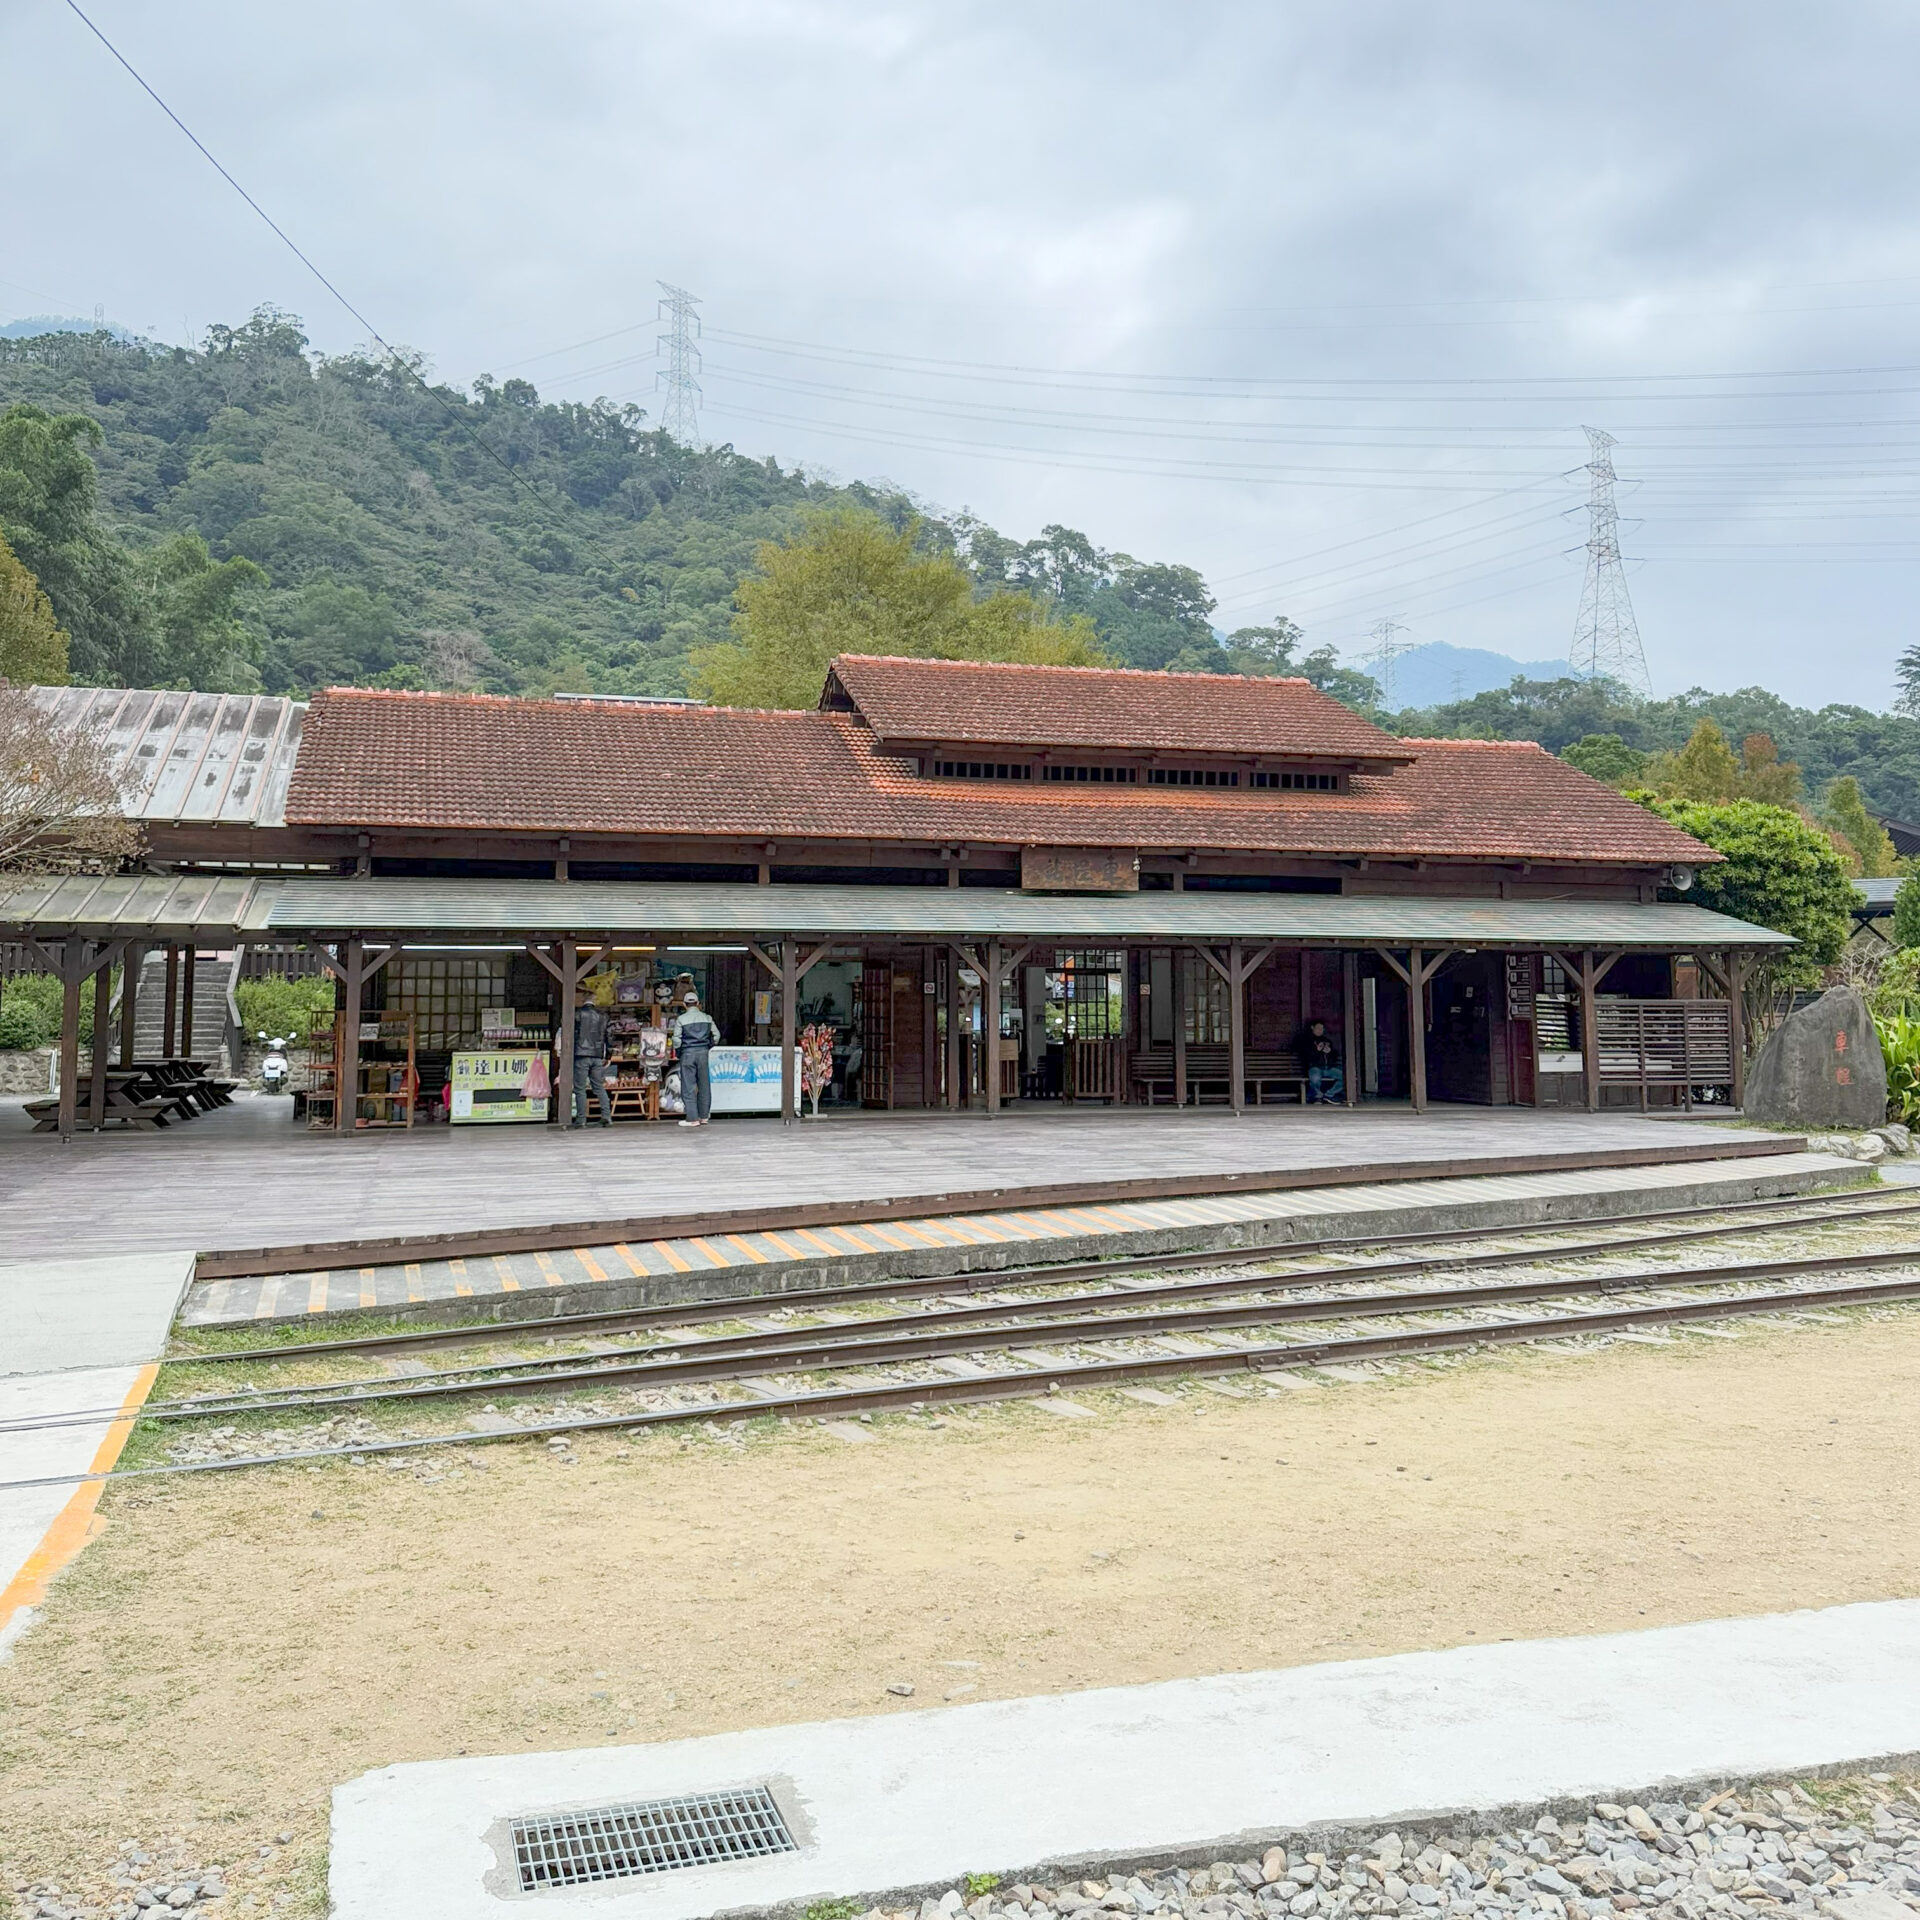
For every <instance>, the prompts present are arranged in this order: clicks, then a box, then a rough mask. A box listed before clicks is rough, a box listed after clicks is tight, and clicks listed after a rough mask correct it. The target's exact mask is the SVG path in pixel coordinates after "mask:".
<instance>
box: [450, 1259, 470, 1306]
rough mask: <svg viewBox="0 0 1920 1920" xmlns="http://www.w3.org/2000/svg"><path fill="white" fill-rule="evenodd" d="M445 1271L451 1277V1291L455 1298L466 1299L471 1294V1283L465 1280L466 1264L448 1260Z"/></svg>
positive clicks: (461, 1261)
mask: <svg viewBox="0 0 1920 1920" xmlns="http://www.w3.org/2000/svg"><path fill="white" fill-rule="evenodd" d="M447 1271H448V1272H449V1273H450V1274H452V1275H453V1291H454V1294H455V1296H456V1298H458V1299H461V1300H464V1299H466V1298H467V1297H468V1296H469V1295H470V1294H471V1293H472V1292H473V1282H472V1281H471V1280H469V1279H468V1278H467V1263H466V1262H465V1261H464V1260H449V1261H448V1262H447Z"/></svg>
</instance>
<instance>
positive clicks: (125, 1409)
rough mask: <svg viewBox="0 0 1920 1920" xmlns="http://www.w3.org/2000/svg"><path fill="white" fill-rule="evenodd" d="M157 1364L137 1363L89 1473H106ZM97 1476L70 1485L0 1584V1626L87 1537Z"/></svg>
mask: <svg viewBox="0 0 1920 1920" xmlns="http://www.w3.org/2000/svg"><path fill="white" fill-rule="evenodd" d="M159 1373H160V1368H159V1366H158V1365H157V1364H155V1365H152V1366H145V1367H142V1368H141V1369H140V1372H139V1374H138V1375H137V1376H136V1377H135V1379H134V1383H133V1385H132V1386H131V1387H129V1388H128V1389H127V1397H126V1398H125V1399H124V1400H122V1401H121V1403H120V1411H119V1413H118V1414H116V1415H115V1416H114V1419H113V1423H112V1425H110V1426H109V1427H108V1428H107V1431H106V1434H105V1436H104V1437H103V1438H102V1440H101V1442H100V1444H99V1446H97V1447H96V1448H95V1449H94V1453H93V1463H92V1465H90V1466H89V1467H88V1468H87V1471H88V1472H89V1473H111V1472H112V1471H113V1463H114V1462H115V1461H116V1460H118V1459H119V1458H120V1450H121V1449H122V1448H123V1447H124V1446H125V1445H126V1444H127V1436H128V1435H129V1434H130V1433H131V1432H132V1431H133V1423H134V1420H135V1418H136V1417H137V1415H138V1413H139V1410H140V1407H141V1405H142V1403H143V1402H144V1401H145V1400H146V1397H147V1395H148V1394H150V1393H151V1392H152V1391H153V1383H154V1381H155V1380H156V1379H157V1378H158V1377H159ZM103 1485H105V1482H104V1481H100V1480H85V1481H82V1482H81V1484H80V1485H79V1486H77V1487H76V1488H74V1490H73V1498H72V1499H70V1500H69V1501H68V1502H67V1504H66V1505H65V1506H64V1507H62V1508H61V1509H60V1511H59V1512H58V1513H57V1514H55V1515H54V1518H53V1524H52V1526H50V1527H49V1528H48V1529H47V1530H46V1532H45V1533H44V1534H42V1535H41V1537H40V1544H39V1545H38V1546H37V1547H35V1548H34V1550H33V1551H32V1552H31V1553H30V1554H28V1555H27V1558H26V1563H25V1564H24V1565H23V1566H22V1567H21V1569H20V1571H19V1572H18V1573H16V1574H15V1575H14V1576H13V1578H12V1579H11V1580H9V1581H8V1582H7V1584H6V1586H5V1587H4V1588H0V1627H4V1626H5V1625H6V1624H7V1622H8V1621H9V1620H11V1619H12V1618H13V1616H14V1615H15V1614H16V1613H18V1612H19V1611H20V1609H21V1608H22V1607H37V1606H38V1605H39V1604H40V1602H41V1601H42V1600H44V1599H45V1598H46V1597H47V1587H48V1585H49V1583H50V1582H51V1581H52V1579H53V1576H54V1575H55V1574H56V1573H58V1572H59V1571H60V1569H61V1568H62V1567H64V1566H65V1565H66V1564H67V1562H68V1561H69V1560H71V1559H72V1558H73V1557H74V1555H75V1554H77V1553H78V1552H79V1551H80V1549H81V1548H82V1547H84V1546H85V1545H86V1544H87V1542H88V1541H89V1540H90V1539H91V1538H92V1537H93V1532H94V1509H95V1508H96V1507H97V1506H98V1505H99V1504H100V1489H101V1487H102V1486H103Z"/></svg>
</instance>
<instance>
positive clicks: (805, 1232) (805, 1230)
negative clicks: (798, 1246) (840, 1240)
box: [794, 1227, 869, 1258]
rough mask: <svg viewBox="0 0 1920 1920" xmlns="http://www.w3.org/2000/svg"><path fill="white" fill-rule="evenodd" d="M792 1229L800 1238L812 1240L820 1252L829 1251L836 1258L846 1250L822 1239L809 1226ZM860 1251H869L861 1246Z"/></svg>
mask: <svg viewBox="0 0 1920 1920" xmlns="http://www.w3.org/2000/svg"><path fill="white" fill-rule="evenodd" d="M794 1231H795V1233H796V1234H797V1235H798V1237H799V1238H800V1239H802V1240H810V1241H812V1242H813V1244H814V1245H815V1246H816V1247H818V1248H819V1249H820V1251H821V1252H822V1253H830V1254H833V1255H834V1256H836V1258H837V1257H838V1256H839V1255H840V1254H843V1253H845V1252H846V1248H845V1247H836V1246H835V1245H834V1244H833V1242H832V1241H831V1240H822V1239H821V1238H820V1236H819V1235H818V1234H817V1233H815V1232H814V1231H813V1229H812V1228H811V1227H796V1228H795V1229H794ZM856 1244H857V1243H856ZM860 1251H861V1252H862V1253H866V1252H868V1251H869V1249H868V1248H866V1247H861V1248H860Z"/></svg>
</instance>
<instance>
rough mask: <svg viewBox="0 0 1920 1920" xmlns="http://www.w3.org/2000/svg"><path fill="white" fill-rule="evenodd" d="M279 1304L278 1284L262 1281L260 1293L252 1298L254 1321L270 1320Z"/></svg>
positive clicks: (272, 1281)
mask: <svg viewBox="0 0 1920 1920" xmlns="http://www.w3.org/2000/svg"><path fill="white" fill-rule="evenodd" d="M279 1304H280V1282H279V1281H278V1280H262V1281H261V1282H260V1291H259V1292H258V1293H257V1294H255V1295H254V1298H253V1317H254V1318H255V1319H256V1320H271V1319H272V1318H273V1310H274V1308H275V1307H277V1306H278V1305H279Z"/></svg>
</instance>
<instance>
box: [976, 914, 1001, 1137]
mask: <svg viewBox="0 0 1920 1920" xmlns="http://www.w3.org/2000/svg"><path fill="white" fill-rule="evenodd" d="M980 990H981V999H980V1025H981V1027H982V1028H983V1029H984V1031H983V1032H982V1034H981V1036H980V1037H981V1039H982V1040H983V1041H985V1043H986V1054H987V1073H986V1079H987V1113H988V1116H989V1117H990V1118H992V1119H998V1118H999V1116H1000V940H999V936H998V935H995V937H994V938H993V939H991V940H989V941H988V942H987V965H986V971H985V972H984V973H983V974H982V975H981V978H980Z"/></svg>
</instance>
